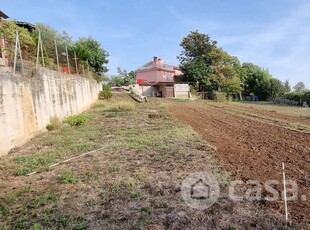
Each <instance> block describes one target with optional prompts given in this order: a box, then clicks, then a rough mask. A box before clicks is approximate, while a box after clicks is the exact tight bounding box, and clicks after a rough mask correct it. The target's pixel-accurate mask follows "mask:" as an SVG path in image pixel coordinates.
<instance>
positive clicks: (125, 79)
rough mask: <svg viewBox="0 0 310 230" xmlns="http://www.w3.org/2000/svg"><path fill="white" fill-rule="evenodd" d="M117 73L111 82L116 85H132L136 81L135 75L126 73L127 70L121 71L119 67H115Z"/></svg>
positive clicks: (131, 72)
mask: <svg viewBox="0 0 310 230" xmlns="http://www.w3.org/2000/svg"><path fill="white" fill-rule="evenodd" d="M117 73H118V75H116V76H112V80H113V81H114V82H115V83H116V84H117V85H124V86H128V85H132V84H134V83H135V79H136V74H135V72H134V71H130V72H128V71H127V70H125V69H124V70H122V69H121V68H120V67H117Z"/></svg>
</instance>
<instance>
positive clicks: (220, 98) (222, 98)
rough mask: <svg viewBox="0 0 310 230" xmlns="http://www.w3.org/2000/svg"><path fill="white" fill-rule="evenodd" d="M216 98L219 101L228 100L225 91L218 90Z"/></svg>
mask: <svg viewBox="0 0 310 230" xmlns="http://www.w3.org/2000/svg"><path fill="white" fill-rule="evenodd" d="M214 100H216V101H218V102H224V101H226V94H225V93H220V92H216V93H215V95H214Z"/></svg>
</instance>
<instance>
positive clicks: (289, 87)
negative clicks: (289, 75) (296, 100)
mask: <svg viewBox="0 0 310 230" xmlns="http://www.w3.org/2000/svg"><path fill="white" fill-rule="evenodd" d="M284 87H285V91H286V92H290V91H291V86H290V82H289V81H288V80H286V81H285V82H284Z"/></svg>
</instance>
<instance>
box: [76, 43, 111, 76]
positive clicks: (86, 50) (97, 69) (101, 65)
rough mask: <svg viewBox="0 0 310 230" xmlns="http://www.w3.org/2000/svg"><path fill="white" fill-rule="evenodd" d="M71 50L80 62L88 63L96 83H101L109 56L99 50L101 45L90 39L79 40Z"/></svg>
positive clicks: (101, 49) (102, 50)
mask: <svg viewBox="0 0 310 230" xmlns="http://www.w3.org/2000/svg"><path fill="white" fill-rule="evenodd" d="M72 48H73V50H74V51H75V52H76V54H77V56H78V57H79V58H80V59H81V60H83V61H86V62H88V64H89V65H90V67H91V70H92V71H93V72H94V73H95V78H96V79H97V81H101V80H102V79H103V76H104V73H106V72H107V71H108V69H107V67H106V66H105V65H106V64H108V62H109V61H108V56H109V54H108V52H107V51H105V50H104V49H103V48H101V44H100V43H99V42H98V41H96V40H94V39H93V38H92V37H88V38H79V40H78V41H77V42H75V43H74V45H73V47H72Z"/></svg>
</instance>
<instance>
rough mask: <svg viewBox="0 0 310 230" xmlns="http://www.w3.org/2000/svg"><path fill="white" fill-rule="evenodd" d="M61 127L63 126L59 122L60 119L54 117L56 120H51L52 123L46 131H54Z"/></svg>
mask: <svg viewBox="0 0 310 230" xmlns="http://www.w3.org/2000/svg"><path fill="white" fill-rule="evenodd" d="M60 126H61V121H60V120H59V118H57V117H54V118H51V120H50V123H49V124H48V125H47V126H46V129H47V130H48V131H53V130H56V129H59V127H60Z"/></svg>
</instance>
